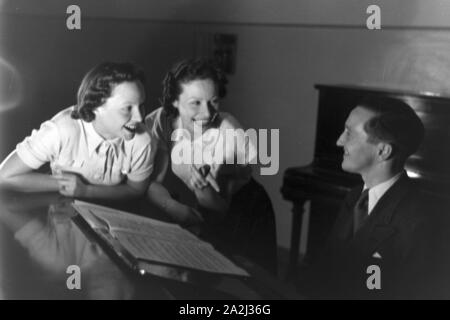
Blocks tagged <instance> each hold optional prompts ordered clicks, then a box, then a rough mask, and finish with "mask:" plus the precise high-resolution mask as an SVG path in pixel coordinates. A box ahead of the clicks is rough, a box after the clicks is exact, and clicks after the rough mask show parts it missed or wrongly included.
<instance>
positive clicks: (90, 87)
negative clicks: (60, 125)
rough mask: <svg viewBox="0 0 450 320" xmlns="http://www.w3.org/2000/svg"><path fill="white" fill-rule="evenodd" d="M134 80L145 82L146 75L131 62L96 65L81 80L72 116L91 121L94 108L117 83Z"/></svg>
mask: <svg viewBox="0 0 450 320" xmlns="http://www.w3.org/2000/svg"><path fill="white" fill-rule="evenodd" d="M133 81H139V82H141V83H142V84H144V83H145V76H144V72H143V71H142V70H141V69H139V68H138V67H136V66H135V65H133V64H131V63H115V62H104V63H101V64H99V65H97V66H95V67H94V68H92V69H91V70H90V71H89V72H88V73H87V74H86V75H85V76H84V78H83V80H82V81H81V85H80V87H79V88H78V94H77V105H76V107H75V109H74V110H73V111H72V114H71V116H72V118H73V119H82V120H84V121H86V122H91V121H92V120H94V119H95V113H94V110H95V109H96V108H97V107H99V106H101V105H102V104H103V103H105V101H106V99H108V98H109V97H110V96H111V92H112V90H113V89H114V87H115V86H116V85H118V84H120V83H122V82H133Z"/></svg>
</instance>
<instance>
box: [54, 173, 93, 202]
mask: <svg viewBox="0 0 450 320" xmlns="http://www.w3.org/2000/svg"><path fill="white" fill-rule="evenodd" d="M54 177H55V178H56V180H57V182H58V186H59V193H60V194H62V195H63V196H66V197H80V198H83V197H85V196H86V193H87V192H86V190H87V184H86V183H84V181H83V179H82V178H81V177H80V176H79V175H77V174H74V173H68V172H63V173H61V174H59V175H56V176H54Z"/></svg>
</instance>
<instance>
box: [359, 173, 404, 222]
mask: <svg viewBox="0 0 450 320" xmlns="http://www.w3.org/2000/svg"><path fill="white" fill-rule="evenodd" d="M403 173H404V172H403V171H402V172H399V173H397V174H396V175H395V176H393V177H392V178H390V179H389V180H386V181H384V182H382V183H379V184H377V185H376V186H374V187H372V188H370V189H369V214H370V213H371V212H372V210H373V208H375V206H376V204H377V203H378V201H379V200H380V199H381V197H382V196H383V195H384V194H385V193H386V191H388V190H389V188H390V187H392V186H393V185H394V183H396V182H397V180H398V179H400V177H401V176H402V174H403ZM365 189H367V186H366V185H364V188H363V190H365Z"/></svg>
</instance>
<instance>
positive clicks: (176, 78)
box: [160, 58, 228, 116]
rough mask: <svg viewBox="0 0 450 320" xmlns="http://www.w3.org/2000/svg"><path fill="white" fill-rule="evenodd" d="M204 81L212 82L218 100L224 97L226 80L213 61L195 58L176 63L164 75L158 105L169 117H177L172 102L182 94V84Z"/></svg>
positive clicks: (176, 111)
mask: <svg viewBox="0 0 450 320" xmlns="http://www.w3.org/2000/svg"><path fill="white" fill-rule="evenodd" d="M205 79H211V80H212V81H213V82H214V84H215V86H216V89H217V95H218V97H219V98H220V99H221V98H223V97H225V95H226V93H227V89H226V85H227V83H228V80H227V77H226V75H225V73H224V72H223V71H222V69H220V67H219V66H218V65H217V64H216V63H215V62H214V61H213V60H211V59H205V58H196V59H186V60H183V61H180V62H178V63H176V64H175V65H174V66H173V67H172V68H171V69H170V71H169V72H167V73H166V76H165V77H164V80H163V94H162V97H161V99H160V103H161V105H162V107H163V108H164V110H165V111H166V112H167V114H168V115H169V116H177V115H178V110H177V109H176V108H175V107H174V106H173V102H174V101H176V100H177V99H178V97H179V96H180V94H181V93H182V87H181V85H182V84H184V83H187V82H190V81H193V80H205Z"/></svg>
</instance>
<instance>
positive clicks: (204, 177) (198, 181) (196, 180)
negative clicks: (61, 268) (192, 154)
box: [189, 165, 220, 192]
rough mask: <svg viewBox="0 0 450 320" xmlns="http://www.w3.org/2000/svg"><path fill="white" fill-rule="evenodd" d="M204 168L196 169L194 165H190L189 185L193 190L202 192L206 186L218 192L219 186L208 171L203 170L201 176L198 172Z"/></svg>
mask: <svg viewBox="0 0 450 320" xmlns="http://www.w3.org/2000/svg"><path fill="white" fill-rule="evenodd" d="M203 168H204V167H202V168H200V169H197V168H196V167H195V166H194V165H191V179H190V181H189V183H190V185H191V186H192V187H193V188H195V189H200V190H202V189H203V188H205V187H207V186H208V184H209V185H210V186H211V187H212V188H213V189H214V190H215V191H216V192H220V188H219V184H218V183H217V181H216V179H214V177H213V176H212V175H211V173H210V172H209V170H203V171H204V172H203V174H202V173H201V172H200V170H202V169H203Z"/></svg>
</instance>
